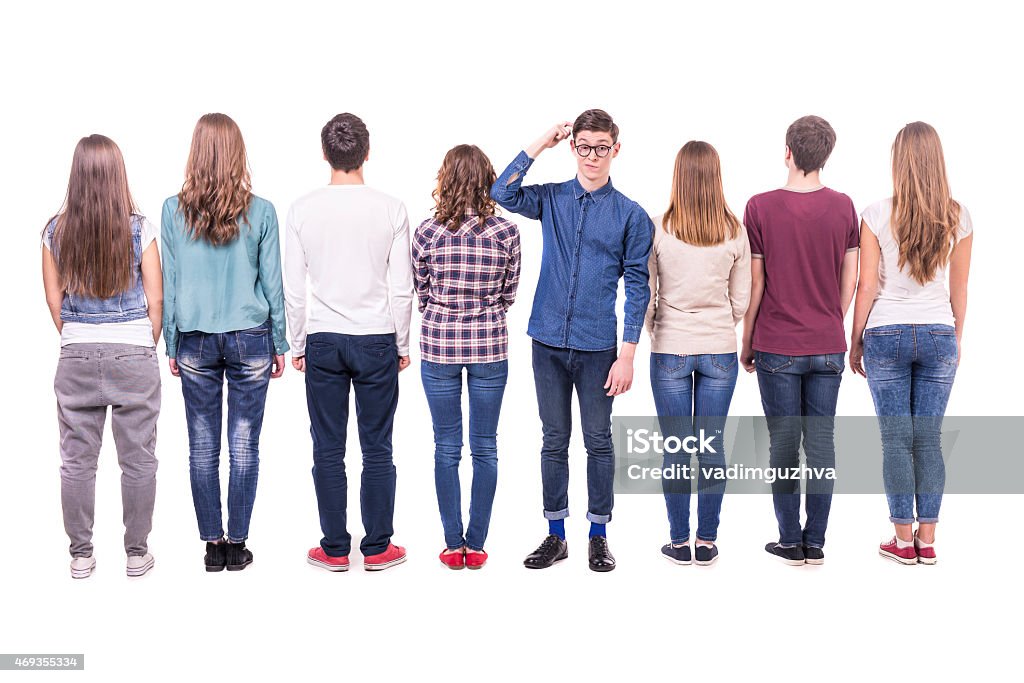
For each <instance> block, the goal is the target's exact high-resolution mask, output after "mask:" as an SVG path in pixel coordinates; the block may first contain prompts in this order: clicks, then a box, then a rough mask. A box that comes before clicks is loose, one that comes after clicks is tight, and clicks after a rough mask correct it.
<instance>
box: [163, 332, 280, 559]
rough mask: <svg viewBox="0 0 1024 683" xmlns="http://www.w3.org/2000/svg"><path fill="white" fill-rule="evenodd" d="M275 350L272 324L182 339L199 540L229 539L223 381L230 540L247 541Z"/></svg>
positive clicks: (181, 364) (188, 334)
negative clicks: (223, 500) (224, 477)
mask: <svg viewBox="0 0 1024 683" xmlns="http://www.w3.org/2000/svg"><path fill="white" fill-rule="evenodd" d="M272 360H273V345H272V343H271V339H270V321H269V320H268V321H267V322H265V323H263V324H262V325H260V326H259V327H253V328H251V329H248V330H237V331H235V332H217V333H207V332H182V333H181V335H180V338H179V341H178V351H177V361H178V368H179V370H180V374H181V393H182V394H183V395H184V397H185V418H186V419H187V421H188V448H189V458H188V462H189V478H190V479H191V481H192V502H193V503H194V504H195V508H196V519H197V520H198V521H199V537H200V538H202V539H203V540H204V541H215V540H217V539H219V538H222V537H223V536H224V527H223V525H222V522H221V506H220V441H221V436H220V435H221V415H222V411H223V405H224V401H223V398H222V393H223V389H224V378H225V377H227V382H228V456H229V459H230V465H231V469H230V474H229V476H228V540H229V541H233V542H235V543H241V542H242V541H244V540H245V539H246V538H248V536H249V519H250V517H252V506H253V502H254V501H255V499H256V480H257V478H258V477H259V471H260V430H261V429H262V428H263V409H264V407H265V405H266V402H267V385H268V384H269V383H270V366H271V363H272Z"/></svg>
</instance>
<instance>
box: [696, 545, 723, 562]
mask: <svg viewBox="0 0 1024 683" xmlns="http://www.w3.org/2000/svg"><path fill="white" fill-rule="evenodd" d="M693 556H694V558H693V561H694V562H696V563H697V564H699V565H700V566H702V567H706V566H708V565H709V564H714V563H715V560H717V559H718V547H717V546H714V545H701V544H699V543H698V544H697V545H695V546H694V547H693Z"/></svg>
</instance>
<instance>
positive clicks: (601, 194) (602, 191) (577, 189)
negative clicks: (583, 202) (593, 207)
mask: <svg viewBox="0 0 1024 683" xmlns="http://www.w3.org/2000/svg"><path fill="white" fill-rule="evenodd" d="M613 189H615V188H614V187H612V178H611V176H608V182H607V183H605V184H604V185H602V186H601V187H599V188H598V189H596V190H594V191H593V192H590V193H588V192H587V191H586V190H585V189H583V186H582V185H580V179H579V178H573V179H572V195H573V197H575V198H576V199H579V198H580V197H582V196H583V195H585V194H590V196H591V198H592V199H593V200H594V201H595V202H599V201H601V200H602V199H604V198H605V197H607V196H608V195H609V194H611V191H612V190H613Z"/></svg>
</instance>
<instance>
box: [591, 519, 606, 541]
mask: <svg viewBox="0 0 1024 683" xmlns="http://www.w3.org/2000/svg"><path fill="white" fill-rule="evenodd" d="M607 535H608V534H606V533H605V530H604V524H598V523H597V522H591V523H590V537H591V538H593V537H594V536H607Z"/></svg>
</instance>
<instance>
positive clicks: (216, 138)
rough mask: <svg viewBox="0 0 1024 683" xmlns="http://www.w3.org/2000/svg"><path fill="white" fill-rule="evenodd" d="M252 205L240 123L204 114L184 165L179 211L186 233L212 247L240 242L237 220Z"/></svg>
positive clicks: (247, 165)
mask: <svg viewBox="0 0 1024 683" xmlns="http://www.w3.org/2000/svg"><path fill="white" fill-rule="evenodd" d="M251 201H252V183H251V180H250V177H249V164H248V160H247V159H246V155H245V142H244V141H243V140H242V131H241V130H239V128H238V124H236V123H235V122H234V120H232V118H231V117H230V116H227V115H226V114H206V115H204V116H202V117H201V118H200V119H199V121H198V122H197V123H196V128H195V131H194V132H193V133H192V148H191V149H190V150H189V153H188V162H187V164H186V165H185V183H184V185H182V186H181V192H179V193H178V202H179V204H178V210H179V211H181V214H182V216H184V218H185V226H186V227H185V230H186V232H187V233H188V234H190V235H191V236H192V237H193V238H195V239H203V240H206V241H207V242H209V243H210V244H214V245H221V244H227V243H228V242H231V241H232V240H234V239H235V238H236V237H238V219H239V218H242V219H244V218H245V214H246V212H247V211H248V210H249V203H250V202H251Z"/></svg>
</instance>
